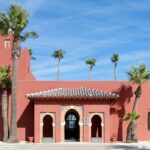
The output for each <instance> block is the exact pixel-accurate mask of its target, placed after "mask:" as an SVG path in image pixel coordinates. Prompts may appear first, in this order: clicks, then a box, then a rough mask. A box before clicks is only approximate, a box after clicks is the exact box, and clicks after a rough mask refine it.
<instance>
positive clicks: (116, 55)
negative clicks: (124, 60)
mask: <svg viewBox="0 0 150 150" xmlns="http://www.w3.org/2000/svg"><path fill="white" fill-rule="evenodd" d="M110 60H111V62H112V63H117V62H118V61H119V54H117V53H116V54H113V56H112V57H111V58H110Z"/></svg>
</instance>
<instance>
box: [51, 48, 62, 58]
mask: <svg viewBox="0 0 150 150" xmlns="http://www.w3.org/2000/svg"><path fill="white" fill-rule="evenodd" d="M64 54H65V51H63V50H62V49H58V50H56V51H54V53H53V54H52V57H54V58H58V59H62V58H63V57H64Z"/></svg>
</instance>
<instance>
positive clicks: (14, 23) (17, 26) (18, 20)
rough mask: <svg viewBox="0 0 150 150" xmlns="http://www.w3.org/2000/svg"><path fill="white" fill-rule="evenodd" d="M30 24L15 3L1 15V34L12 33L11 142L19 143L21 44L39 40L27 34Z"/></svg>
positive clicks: (29, 33)
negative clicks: (27, 27) (18, 91)
mask: <svg viewBox="0 0 150 150" xmlns="http://www.w3.org/2000/svg"><path fill="white" fill-rule="evenodd" d="M28 22H29V15H28V13H27V11H26V10H25V9H23V8H22V7H21V6H19V5H17V4H15V3H13V4H11V5H10V6H9V8H8V9H6V12H5V13H0V34H1V35H7V34H8V32H10V31H11V32H12V34H13V41H12V45H13V48H12V95H11V120H10V136H9V142H17V141H18V139H17V119H16V111H17V110H16V109H17V106H16V104H17V103H16V101H17V100H16V99H17V76H18V59H19V57H20V49H21V46H20V42H23V41H25V40H26V39H28V38H37V37H38V36H37V34H36V33H35V32H25V33H23V30H24V29H25V28H26V26H27V25H28Z"/></svg>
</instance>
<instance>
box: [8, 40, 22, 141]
mask: <svg viewBox="0 0 150 150" xmlns="http://www.w3.org/2000/svg"><path fill="white" fill-rule="evenodd" d="M19 56H20V44H19V43H18V42H14V43H13V50H12V60H13V65H12V96H11V118H10V136H9V142H12V143H15V142H18V139H17V78H18V59H19Z"/></svg>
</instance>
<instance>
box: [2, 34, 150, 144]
mask: <svg viewBox="0 0 150 150" xmlns="http://www.w3.org/2000/svg"><path fill="white" fill-rule="evenodd" d="M5 38H9V39H10V40H12V37H11V35H9V36H8V37H3V38H2V37H0V65H2V64H8V65H10V66H11V47H12V43H11V47H10V48H9V49H7V48H4V39H5ZM18 79H19V81H18V87H17V126H18V130H17V131H18V138H19V140H27V139H28V137H29V136H34V137H35V142H39V113H40V112H43V111H45V112H46V111H48V112H49V111H51V112H55V113H56V122H60V114H61V106H62V105H80V106H82V107H83V110H84V111H83V114H84V116H85V117H86V116H87V115H88V113H89V112H104V116H105V119H104V125H105V127H104V128H105V142H110V139H111V137H112V135H114V134H115V135H116V136H117V138H118V140H119V141H125V137H126V128H127V125H128V122H125V121H122V118H123V117H124V115H125V114H126V113H127V112H131V109H132V106H133V101H134V91H135V89H136V85H132V84H130V83H129V82H127V81H116V82H114V81H59V82H57V81H37V80H35V78H34V76H33V75H32V73H31V72H30V56H29V54H28V52H27V50H26V49H24V50H22V52H21V57H20V59H19V73H18ZM79 87H86V88H93V89H97V90H103V91H107V92H116V93H118V94H119V95H120V97H119V98H118V99H116V100H112V101H110V100H105V101H104V102H101V101H100V102H95V101H94V100H93V101H88V102H84V101H69V102H68V101H66V100H63V101H62V102H57V101H56V102H51V101H49V102H45V101H43V102H42V101H41V102H39V103H37V102H36V103H34V102H32V101H29V100H28V99H27V98H26V97H25V95H26V94H27V93H31V92H38V91H44V90H48V89H53V88H79ZM149 89H150V82H148V83H146V84H145V85H144V86H143V90H142V95H141V99H140V102H139V107H138V112H139V113H140V114H141V117H140V118H139V119H138V130H137V131H138V139H139V140H149V139H150V131H148V125H147V124H148V122H147V116H148V112H150V101H149V99H150V92H149ZM9 93H11V92H10V90H9ZM10 97H11V96H10V95H9V100H8V103H9V116H8V117H10ZM0 103H1V100H0ZM0 113H1V108H0ZM0 116H1V115H0ZM9 119H10V118H9ZM56 128H57V129H56V132H57V134H56V142H59V141H60V133H61V132H60V127H56ZM83 133H84V137H83V141H85V142H88V136H89V134H90V133H89V130H88V126H84V131H83ZM2 134H3V133H2V117H0V140H2Z"/></svg>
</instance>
